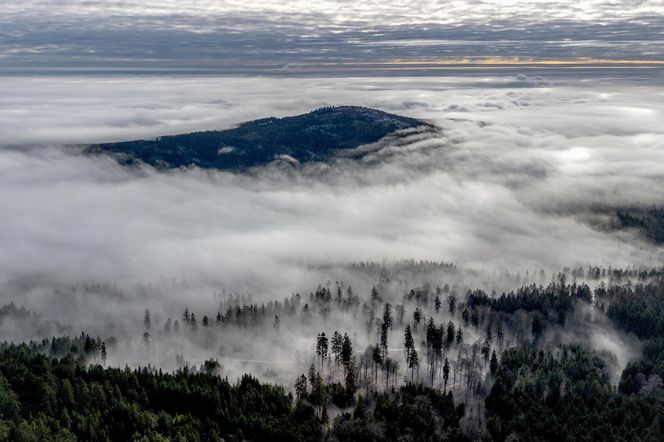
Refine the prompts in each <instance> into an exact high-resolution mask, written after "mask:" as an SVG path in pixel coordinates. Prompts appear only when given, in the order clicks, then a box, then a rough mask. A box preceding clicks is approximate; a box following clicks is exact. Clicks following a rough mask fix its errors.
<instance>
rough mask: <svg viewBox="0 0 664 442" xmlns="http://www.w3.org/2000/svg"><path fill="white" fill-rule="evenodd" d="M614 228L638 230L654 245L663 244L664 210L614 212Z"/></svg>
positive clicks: (654, 208) (644, 209)
mask: <svg viewBox="0 0 664 442" xmlns="http://www.w3.org/2000/svg"><path fill="white" fill-rule="evenodd" d="M616 223H617V225H616V227H617V228H619V229H625V228H627V229H638V230H640V231H641V233H642V234H643V235H644V236H645V237H646V238H648V239H650V240H651V241H653V242H655V243H664V208H663V207H650V208H631V209H620V210H618V211H617V212H616Z"/></svg>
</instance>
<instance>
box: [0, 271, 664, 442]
mask: <svg viewBox="0 0 664 442" xmlns="http://www.w3.org/2000/svg"><path fill="white" fill-rule="evenodd" d="M423 266H424V267H426V268H428V269H432V268H433V269H436V271H442V272H443V273H441V274H440V275H443V276H441V278H442V280H440V281H439V282H440V284H438V285H435V284H429V283H427V284H424V285H417V286H412V287H408V285H407V283H406V282H405V281H404V280H402V279H401V278H399V277H397V276H400V275H403V274H404V273H398V274H396V273H390V269H385V268H380V266H375V265H359V266H356V267H357V268H358V269H361V271H364V272H366V274H369V275H379V277H378V279H377V280H376V285H375V286H373V287H371V289H370V290H368V291H367V292H365V291H359V290H357V289H354V288H353V287H351V286H350V285H348V284H344V283H342V282H334V283H332V282H330V281H328V282H326V283H325V284H321V285H319V286H318V287H317V288H316V289H315V290H314V291H312V292H310V293H309V294H308V295H304V294H300V293H294V294H291V295H290V296H287V297H285V298H284V299H283V300H277V301H269V302H260V303H259V302H253V301H251V299H250V298H247V297H244V296H236V295H231V296H228V297H225V298H224V299H223V300H221V301H220V302H219V304H218V305H217V306H216V307H217V308H216V309H214V310H209V311H205V310H198V309H194V308H185V309H184V311H181V313H180V315H179V316H177V317H166V318H162V319H161V321H163V322H160V323H156V322H155V321H156V317H155V315H154V314H153V313H151V312H150V311H149V310H146V311H145V312H144V314H143V315H142V322H141V324H137V329H139V330H141V332H140V334H139V335H138V336H137V337H136V340H135V341H137V342H136V343H132V342H131V341H127V340H125V339H117V338H115V337H97V336H91V335H88V334H86V333H81V334H79V335H76V336H61V337H51V338H43V339H40V340H32V341H29V342H26V343H23V344H13V343H5V344H2V346H0V421H1V423H0V438H2V439H4V440H226V441H232V440H238V441H239V440H254V441H259V440H302V441H306V440H331V441H367V440H369V441H372V440H373V441H392V440H404V441H405V440H412V441H419V440H427V441H428V440H431V441H433V440H459V441H464V440H486V441H490V440H495V441H503V440H510V441H513V440H529V441H530V440H543V441H545V440H564V441H575V440H589V441H590V440H616V441H635V440H647V441H650V440H652V441H654V440H660V438H661V434H664V385H663V383H662V379H663V378H664V325H663V324H664V302H663V301H662V300H663V299H664V271H663V269H661V268H639V269H615V268H614V269H611V268H609V269H604V268H595V267H590V268H585V269H584V268H574V269H564V270H563V271H562V272H560V273H558V274H555V275H553V277H551V278H550V279H549V282H546V281H545V279H546V277H545V276H544V275H543V273H542V272H533V273H526V274H522V275H518V274H516V275H503V279H509V280H512V281H515V282H519V287H518V288H515V289H511V290H506V291H503V292H502V293H497V292H495V291H491V292H487V291H486V290H484V289H479V288H474V289H471V288H469V287H466V286H464V285H463V284H460V283H459V282H455V281H458V280H455V278H457V277H458V276H459V273H460V272H461V270H459V269H456V268H455V267H453V266H449V265H444V266H434V265H431V264H427V263H423ZM417 267H418V265H417V264H416V263H412V264H402V265H401V267H400V270H399V272H407V273H408V274H411V275H412V274H414V272H415V269H416V268H417ZM392 271H394V269H392ZM445 275H447V276H445ZM195 310H196V311H195ZM0 312H3V318H4V319H2V318H0V326H1V325H2V321H5V320H8V318H9V319H11V320H12V321H35V323H36V325H38V321H39V318H40V317H39V316H38V315H34V314H33V313H31V312H30V311H28V310H26V309H24V308H21V307H17V306H16V305H9V306H6V307H4V308H2V309H0ZM344 324H345V325H344ZM307 333H308V335H309V336H310V337H308V338H307V341H308V342H309V343H310V344H309V347H308V349H306V350H305V352H304V354H303V355H301V356H300V357H299V358H298V359H297V361H294V362H293V364H294V365H288V366H287V369H286V376H287V378H286V381H285V382H284V381H283V380H281V378H278V377H277V378H274V379H275V381H274V382H272V381H268V380H265V379H263V380H258V379H257V378H255V377H253V376H251V375H249V374H245V375H240V376H237V377H235V376H233V375H232V376H230V377H229V373H230V372H228V371H227V367H225V364H226V363H229V361H231V362H232V361H233V355H234V354H235V353H233V352H235V351H238V350H237V349H238V348H239V347H238V346H239V345H251V344H247V343H248V342H254V341H260V340H266V339H268V340H269V341H268V342H269V343H271V344H270V345H279V343H280V342H281V340H285V341H286V342H291V341H292V339H293V337H294V336H302V335H305V336H306V335H307ZM598 336H599V337H600V338H602V339H599V340H598ZM240 337H241V338H240ZM604 337H605V339H608V340H615V341H616V342H615V346H608V347H607V346H602V345H601V343H602V342H604V340H603V339H604ZM238 339H241V340H239V341H238ZM240 342H242V343H244V344H239V343H240ZM597 342H599V343H600V344H597ZM130 345H138V346H139V347H140V348H141V349H142V350H141V351H142V353H144V354H145V355H150V354H152V355H155V354H156V355H159V354H161V353H163V352H164V351H165V350H166V349H172V348H175V350H176V351H182V353H178V354H176V357H175V358H174V361H173V362H172V364H173V365H172V366H170V367H161V366H162V365H163V364H164V363H163V361H164V360H163V359H158V357H157V359H155V356H151V357H152V358H153V359H146V360H145V361H144V363H143V364H139V366H136V364H132V367H129V366H126V367H124V368H117V367H116V366H115V365H114V363H113V361H116V362H115V363H117V361H119V360H121V359H120V357H121V355H122V354H123V352H124V351H126V348H127V346H130ZM191 345H196V346H197V348H201V349H203V350H204V351H205V352H207V354H208V356H209V357H208V358H207V359H206V360H198V361H196V360H193V359H190V357H188V356H187V355H186V353H185V351H186V347H187V346H191ZM620 346H631V347H634V348H633V349H632V350H633V351H631V352H628V353H626V354H627V355H628V356H624V355H620V354H615V353H612V350H614V351H622V350H626V349H621V348H620ZM616 349H617V350H616ZM241 351H242V352H243V353H240V354H245V355H246V354H247V352H251V351H252V350H251V348H243V349H241ZM254 351H255V350H254ZM261 356H262V355H261V354H259V353H257V354H252V357H255V358H259V357H261ZM626 357H627V358H628V359H625V358H626ZM621 360H625V364H626V365H621V363H620V361H621ZM150 361H152V362H150ZM159 367H161V368H159ZM290 367H292V368H290ZM270 372H271V370H267V371H263V372H261V373H263V374H262V375H261V377H263V378H265V376H267V377H268V378H269V376H270V375H269V373H270Z"/></svg>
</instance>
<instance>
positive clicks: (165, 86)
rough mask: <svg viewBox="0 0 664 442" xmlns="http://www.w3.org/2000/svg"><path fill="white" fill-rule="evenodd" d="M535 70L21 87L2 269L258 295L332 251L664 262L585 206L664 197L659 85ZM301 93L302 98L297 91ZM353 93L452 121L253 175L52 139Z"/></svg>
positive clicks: (283, 108) (478, 260)
mask: <svg viewBox="0 0 664 442" xmlns="http://www.w3.org/2000/svg"><path fill="white" fill-rule="evenodd" d="M542 81H543V80H541V79H540V80H537V81H535V82H533V80H532V79H529V78H525V77H520V78H517V79H507V78H502V79H498V78H487V79H485V81H482V82H476V81H472V82H467V81H465V80H461V79H455V78H449V79H446V80H441V79H440V78H416V79H415V78H403V79H401V80H399V81H393V80H389V81H388V80H386V79H310V80H302V79H299V80H293V79H282V80H279V79H258V78H254V79H248V78H238V79H234V78H222V79H219V78H209V79H187V78H170V79H169V78H163V77H160V78H156V79H150V78H142V79H136V78H133V79H108V78H106V79H103V78H102V79H80V78H78V79H66V78H65V79H63V78H52V79H11V80H9V82H6V83H5V85H4V87H5V88H6V89H5V90H4V91H3V94H2V96H3V102H2V107H1V108H0V124H1V126H0V131H2V132H3V140H4V141H5V143H6V144H7V145H13V146H14V147H13V148H9V147H8V148H5V149H3V150H2V151H0V189H1V190H0V209H1V210H2V213H3V217H2V219H1V220H0V242H2V244H3V245H4V246H3V248H2V252H0V269H2V270H1V271H0V279H1V280H2V281H4V282H7V281H11V280H12V279H15V278H17V277H23V276H25V275H31V274H33V275H34V274H41V275H47V276H48V277H52V278H55V279H56V280H59V281H61V282H65V283H76V282H81V281H88V280H98V279H102V280H109V281H124V282H134V283H136V282H140V283H147V282H150V281H155V280H159V279H160V278H162V277H163V278H171V277H173V278H187V279H192V280H203V281H207V282H210V283H211V284H222V285H225V286H227V287H228V288H230V289H250V290H257V291H261V290H265V289H266V287H272V286H274V284H275V281H279V284H277V286H278V287H281V288H284V289H286V288H287V287H289V286H290V287H292V283H293V282H294V281H299V278H301V277H302V271H303V270H302V269H303V268H304V267H305V264H321V263H326V262H345V261H358V260H382V259H399V258H410V257H412V258H416V259H432V260H443V261H452V262H455V263H457V264H459V265H463V266H469V267H475V268H484V269H498V270H502V269H506V268H512V269H513V268H518V269H520V270H525V269H531V270H532V269H539V268H540V267H543V268H545V269H547V270H557V269H559V268H561V267H562V266H566V265H570V266H571V265H576V264H599V265H614V266H625V265H639V264H654V263H657V262H658V261H657V259H658V257H659V254H658V252H657V250H655V249H654V248H653V247H652V246H649V245H647V244H646V243H645V242H642V241H639V240H636V239H635V238H634V237H632V236H630V235H631V234H616V233H608V232H601V231H598V230H596V229H593V228H591V227H590V226H589V225H588V223H587V222H585V221H584V220H583V216H584V215H585V214H587V212H588V211H589V210H590V209H591V208H606V207H609V208H610V207H620V206H629V205H650V204H661V202H662V201H664V190H662V189H664V187H663V186H662V180H663V179H664V172H663V171H662V169H661V167H659V165H660V164H662V162H663V161H664V154H663V153H662V152H663V150H662V147H664V146H663V145H662V139H664V138H663V137H662V135H663V134H662V129H660V127H661V125H659V124H658V122H659V121H661V119H662V116H663V113H664V100H662V95H661V92H660V91H658V89H655V88H651V87H648V86H630V85H628V84H622V85H609V84H604V85H603V84H601V82H597V83H595V84H594V85H592V86H591V85H587V84H585V83H583V82H581V83H571V84H561V85H550V84H548V83H546V81H544V85H541V84H540V83H542ZM294 88H299V89H300V90H301V91H303V93H301V94H298V96H297V97H296V98H295V97H293V94H291V92H290V91H292V90H293V89H294ZM11 90H20V91H22V92H20V93H18V94H17V93H14V94H12V92H11ZM25 91H31V92H30V93H26V92H25ZM93 91H94V94H91V92H93ZM90 97H94V98H90ZM352 102H361V103H363V104H366V105H369V106H376V107H379V108H382V109H384V110H387V111H392V112H398V113H403V114H407V115H410V116H414V117H419V118H424V119H428V120H431V121H433V122H435V123H436V124H437V125H439V127H440V128H441V131H440V132H439V133H435V134H426V135H424V136H423V135H421V134H412V135H410V136H407V137H406V139H405V141H404V139H400V140H398V142H397V141H396V140H390V139H388V140H385V141H384V142H383V143H382V144H381V145H379V146H378V147H379V148H378V149H377V150H376V152H374V153H373V154H371V155H369V156H367V157H366V158H365V159H364V160H363V161H362V162H359V163H357V162H354V161H351V160H339V162H338V163H336V164H333V165H332V166H328V165H310V166H306V167H303V168H300V169H295V170H290V169H283V168H267V169H263V170H259V171H257V172H256V173H255V174H253V175H240V176H238V175H233V174H228V173H220V172H214V171H200V170H188V171H174V172H171V173H157V172H155V171H153V170H150V169H144V170H138V171H136V170H127V169H123V168H122V167H120V166H119V165H117V164H115V163H114V162H113V161H112V160H110V159H108V158H105V157H85V156H79V155H75V154H73V153H72V152H70V150H68V149H63V148H61V147H58V146H57V144H58V143H86V142H97V141H105V140H119V139H130V138H135V137H143V136H156V135H158V134H164V133H174V132H182V131H188V130H198V129H210V128H221V127H226V126H228V125H230V124H232V123H234V122H237V121H238V120H246V119H250V118H254V117H259V116H266V115H285V114H293V113H298V112H304V111H307V110H310V109H312V108H314V107H317V106H319V105H327V104H347V103H352ZM37 145H40V146H42V147H35V146H37ZM17 146H23V147H17ZM25 146H33V147H32V148H30V147H25ZM43 146H50V147H46V148H45V147H43ZM621 235H623V236H622V237H621ZM624 235H627V236H624ZM265 269H269V270H268V271H265ZM247 281H251V283H249V284H248V283H247Z"/></svg>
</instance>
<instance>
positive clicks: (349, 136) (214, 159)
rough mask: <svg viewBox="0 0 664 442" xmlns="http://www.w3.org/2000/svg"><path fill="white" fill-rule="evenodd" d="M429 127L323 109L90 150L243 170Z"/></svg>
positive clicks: (168, 164) (354, 110) (164, 163)
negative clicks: (215, 129)
mask: <svg viewBox="0 0 664 442" xmlns="http://www.w3.org/2000/svg"><path fill="white" fill-rule="evenodd" d="M416 126H429V125H428V123H424V122H422V121H419V120H416V119H414V118H409V117H403V116H400V115H395V114H390V113H387V112H383V111H379V110H376V109H369V108H365V107H359V106H339V107H323V108H320V109H316V110H314V111H312V112H309V113H306V114H302V115H296V116H291V117H283V118H275V117H270V118H262V119H259V120H255V121H249V122H245V123H242V124H240V125H239V126H238V127H235V128H232V129H226V130H221V131H207V132H194V133H189V134H181V135H170V136H161V137H158V138H156V139H152V140H135V141H125V142H118V143H105V144H99V145H95V146H91V147H90V148H89V149H88V152H103V153H110V154H112V155H114V156H115V157H116V158H117V159H119V160H120V161H121V162H123V163H125V164H132V163H135V162H143V163H145V164H149V165H151V166H154V167H157V168H178V167H185V166H198V167H202V168H211V169H230V170H238V169H246V168H249V167H254V166H260V165H265V164H267V163H270V162H271V161H274V160H278V159H280V158H282V159H286V160H289V161H299V162H303V161H313V160H317V161H321V160H325V159H327V158H329V157H331V156H333V155H334V154H335V153H336V152H338V151H342V150H348V149H353V148H356V147H358V146H361V145H363V144H368V143H373V142H375V141H378V140H379V139H381V138H383V137H384V136H386V135H388V134H390V133H392V132H394V131H397V130H399V129H408V128H414V127H416Z"/></svg>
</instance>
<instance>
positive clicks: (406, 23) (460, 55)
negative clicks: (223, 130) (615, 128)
mask: <svg viewBox="0 0 664 442" xmlns="http://www.w3.org/2000/svg"><path fill="white" fill-rule="evenodd" d="M0 7H1V8H2V11H3V13H2V15H1V16H0V74H2V73H4V74H12V73H14V74H16V73H21V74H25V73H29V74H41V73H62V72H65V73H69V74H71V73H91V72H92V73H97V74H99V73H102V74H109V73H127V72H130V73H142V72H150V73H155V72H156V73H174V72H175V73H177V72H181V73H214V74H235V75H245V74H257V73H259V74H270V75H287V76H288V75H303V74H307V75H321V74H325V75H349V74H350V75H363V74H364V75H366V74H369V73H370V74H372V75H375V74H383V75H403V74H404V73H406V74H412V73H420V74H421V73H424V74H427V73H428V74H430V73H432V72H439V71H440V72H455V71H459V70H466V71H468V69H469V65H470V67H473V69H472V70H471V72H476V71H477V68H476V67H474V65H476V64H479V65H480V67H481V68H482V69H484V70H486V69H488V68H490V67H491V68H493V69H495V67H496V66H498V67H503V66H505V65H507V66H508V67H509V66H511V65H513V64H515V63H516V64H519V65H524V64H525V65H532V64H533V63H534V64H536V65H539V67H540V68H541V69H542V68H547V69H551V68H552V66H556V65H559V64H562V65H563V66H566V67H569V66H570V64H571V65H572V66H574V67H575V68H579V65H580V66H581V67H585V68H588V66H591V67H593V68H594V69H595V70H597V69H606V68H607V67H615V66H621V67H624V68H629V69H635V68H647V69H659V70H661V67H662V63H664V44H663V43H664V2H663V1H661V0H559V1H540V0H530V1H521V0H500V1H499V0H490V1H489V0H487V1H482V0H471V1H433V0H415V1H409V2H402V1H383V0H381V1H374V0H368V1H362V2H358V1H330V0H320V1H315V2H311V1H303V0H297V1H292V0H291V1H284V2H271V1H257V0H248V1H232V0H222V1H206V0H198V1H193V0H188V1H169V0H147V1H140V2H138V1H116V0H109V1H87V0H58V1H45V0H25V1H21V2H13V1H11V2H10V1H2V2H0Z"/></svg>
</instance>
